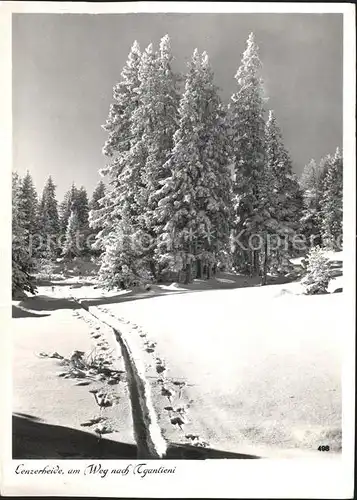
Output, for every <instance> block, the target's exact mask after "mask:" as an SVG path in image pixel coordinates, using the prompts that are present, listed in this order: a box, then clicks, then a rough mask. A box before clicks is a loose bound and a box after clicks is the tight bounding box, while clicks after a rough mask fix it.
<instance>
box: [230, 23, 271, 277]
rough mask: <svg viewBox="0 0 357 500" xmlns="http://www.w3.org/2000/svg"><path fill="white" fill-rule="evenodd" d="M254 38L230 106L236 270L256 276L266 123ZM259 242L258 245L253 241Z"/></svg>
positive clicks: (260, 234) (244, 55) (263, 183)
mask: <svg viewBox="0 0 357 500" xmlns="http://www.w3.org/2000/svg"><path fill="white" fill-rule="evenodd" d="M258 51H259V49H258V46H257V44H256V42H255V38H254V34H253V33H251V34H250V35H249V38H248V41H247V48H246V50H245V52H244V53H243V58H242V63H241V66H240V67H239V69H238V71H237V74H236V75H235V79H236V81H237V92H236V93H234V94H233V95H232V98H231V103H230V127H231V140H232V148H233V154H232V163H233V166H234V174H235V180H234V186H233V191H234V212H235V214H234V221H233V228H234V231H233V238H234V240H235V244H234V260H235V266H236V268H237V269H239V270H242V271H248V270H249V271H250V272H251V273H252V274H257V273H258V272H259V267H260V259H259V257H260V253H261V248H260V243H259V239H260V238H261V237H262V232H263V227H262V225H263V222H264V217H263V216H262V213H263V211H264V205H263V198H264V196H263V193H262V191H264V189H265V187H264V186H265V180H264V167H265V161H266V154H265V120H264V96H263V94H264V89H263V83H262V80H261V78H260V76H259V73H260V70H261V66H262V65H261V61H260V59H259V55H258ZM256 238H258V243H259V244H257V243H256V242H255V241H254V239H256Z"/></svg>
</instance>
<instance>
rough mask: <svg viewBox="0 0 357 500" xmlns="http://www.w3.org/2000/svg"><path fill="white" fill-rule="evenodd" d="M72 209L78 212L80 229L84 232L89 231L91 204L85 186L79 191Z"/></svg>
mask: <svg viewBox="0 0 357 500" xmlns="http://www.w3.org/2000/svg"><path fill="white" fill-rule="evenodd" d="M72 209H73V210H76V212H77V216H78V223H79V227H80V229H81V230H82V231H86V230H88V227H89V226H88V217H89V202H88V195H87V191H86V189H85V187H84V186H81V187H80V189H78V191H77V193H76V196H75V199H74V203H73V206H72Z"/></svg>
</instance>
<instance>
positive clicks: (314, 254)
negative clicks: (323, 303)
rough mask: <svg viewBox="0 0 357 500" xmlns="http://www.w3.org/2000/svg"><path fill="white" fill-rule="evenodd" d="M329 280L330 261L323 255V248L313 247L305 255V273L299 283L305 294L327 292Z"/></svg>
mask: <svg viewBox="0 0 357 500" xmlns="http://www.w3.org/2000/svg"><path fill="white" fill-rule="evenodd" d="M330 280H331V270H330V262H329V260H328V258H327V257H325V255H324V252H323V250H322V249H321V248H320V247H319V246H316V247H313V248H312V249H311V250H310V252H309V253H308V256H307V266H306V274H305V276H304V278H303V279H302V281H301V283H302V285H303V286H304V288H305V293H306V294H307V295H316V294H319V293H327V288H328V284H329V282H330Z"/></svg>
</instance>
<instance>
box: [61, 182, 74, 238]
mask: <svg viewBox="0 0 357 500" xmlns="http://www.w3.org/2000/svg"><path fill="white" fill-rule="evenodd" d="M77 195H78V189H77V188H76V186H75V184H74V183H72V186H71V188H70V189H69V190H68V191H67V192H66V194H65V195H64V200H63V201H62V203H61V205H60V230H61V232H62V233H65V232H66V230H67V226H68V220H69V218H70V215H71V212H72V211H73V209H74V208H75V204H76V200H77Z"/></svg>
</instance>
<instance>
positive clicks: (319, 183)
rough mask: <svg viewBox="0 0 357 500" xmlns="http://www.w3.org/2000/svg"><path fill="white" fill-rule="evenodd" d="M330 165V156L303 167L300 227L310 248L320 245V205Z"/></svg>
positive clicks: (312, 161)
mask: <svg viewBox="0 0 357 500" xmlns="http://www.w3.org/2000/svg"><path fill="white" fill-rule="evenodd" d="M331 163H332V157H331V155H327V156H325V157H324V158H322V159H321V160H320V162H319V163H318V164H317V163H316V161H315V160H313V159H312V160H311V161H310V162H309V163H308V164H307V165H306V166H305V168H304V170H303V173H302V176H301V179H300V186H301V189H302V191H303V210H302V217H301V227H302V231H303V233H304V234H305V236H306V237H307V238H308V241H309V243H310V244H311V246H314V245H321V244H322V229H321V203H322V198H323V193H324V179H325V176H326V174H327V171H328V169H329V167H330V165H331Z"/></svg>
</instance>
